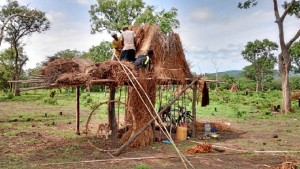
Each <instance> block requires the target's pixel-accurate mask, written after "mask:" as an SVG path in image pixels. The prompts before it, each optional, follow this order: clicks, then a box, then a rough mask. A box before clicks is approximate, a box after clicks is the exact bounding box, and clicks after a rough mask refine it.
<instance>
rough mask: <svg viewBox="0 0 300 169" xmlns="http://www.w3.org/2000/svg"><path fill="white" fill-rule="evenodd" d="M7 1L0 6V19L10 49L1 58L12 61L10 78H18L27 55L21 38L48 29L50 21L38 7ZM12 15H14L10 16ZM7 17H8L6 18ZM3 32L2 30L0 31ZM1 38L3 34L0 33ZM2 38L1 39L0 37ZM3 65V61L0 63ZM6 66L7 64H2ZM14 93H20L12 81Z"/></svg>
mask: <svg viewBox="0 0 300 169" xmlns="http://www.w3.org/2000/svg"><path fill="white" fill-rule="evenodd" d="M7 2H8V3H7V4H6V5H4V6H2V7H1V10H0V19H1V20H2V21H3V20H4V22H5V25H2V28H3V31H4V32H5V38H4V39H5V41H7V42H8V43H10V46H11V48H10V49H8V50H12V51H9V52H4V54H6V53H8V54H7V55H8V56H5V55H3V56H2V59H8V60H9V61H10V62H12V68H11V69H12V70H7V69H6V71H11V72H12V74H11V77H10V78H11V79H12V80H19V78H20V76H21V74H22V71H23V66H24V65H25V64H26V62H27V61H28V57H27V56H26V55H25V52H24V51H23V46H24V45H25V43H24V42H22V40H23V38H24V37H26V36H30V35H32V34H33V33H41V32H44V31H47V30H49V29H50V22H49V21H48V19H47V18H46V15H45V13H44V12H42V11H40V10H38V9H30V8H28V6H22V5H20V4H19V3H18V1H15V0H8V1H7ZM11 16H14V17H11ZM7 18H10V19H9V20H7ZM0 33H3V32H0ZM1 38H3V34H2V35H1ZM0 40H2V39H0ZM2 64H3V65H5V63H4V62H3V63H2ZM4 67H6V68H8V67H7V66H4ZM13 87H14V94H15V95H20V93H19V83H14V86H13Z"/></svg>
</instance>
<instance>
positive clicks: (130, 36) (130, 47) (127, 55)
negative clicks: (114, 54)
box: [121, 26, 136, 62]
mask: <svg viewBox="0 0 300 169" xmlns="http://www.w3.org/2000/svg"><path fill="white" fill-rule="evenodd" d="M122 30H123V32H122V44H123V45H124V47H123V50H122V53H121V60H127V61H129V62H134V61H135V46H136V45H135V33H134V31H132V30H129V29H128V26H124V27H123V29H122Z"/></svg>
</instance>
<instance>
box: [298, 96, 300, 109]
mask: <svg viewBox="0 0 300 169" xmlns="http://www.w3.org/2000/svg"><path fill="white" fill-rule="evenodd" d="M298 107H300V97H299V98H298Z"/></svg>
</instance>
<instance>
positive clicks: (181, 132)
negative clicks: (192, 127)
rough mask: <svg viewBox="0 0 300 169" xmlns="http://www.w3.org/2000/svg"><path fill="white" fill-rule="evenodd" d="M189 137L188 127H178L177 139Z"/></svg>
mask: <svg viewBox="0 0 300 169" xmlns="http://www.w3.org/2000/svg"><path fill="white" fill-rule="evenodd" d="M186 138H187V127H177V130H176V140H178V141H184V140H186Z"/></svg>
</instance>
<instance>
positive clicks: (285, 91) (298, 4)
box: [238, 0, 300, 113]
mask: <svg viewBox="0 0 300 169" xmlns="http://www.w3.org/2000/svg"><path fill="white" fill-rule="evenodd" d="M257 3H258V1H257V0H246V1H243V2H240V3H239V4H238V7H239V8H241V9H247V8H250V7H253V6H256V5H257ZM273 6H274V8H273V9H274V14H275V23H276V24H277V26H278V30H279V41H280V49H281V52H280V54H279V56H278V67H279V72H280V76H281V82H282V83H281V85H282V111H283V112H285V113H286V112H288V111H290V109H291V98H290V85H289V71H290V69H291V56H290V52H289V49H290V47H291V46H292V44H293V43H294V42H295V41H296V40H297V39H298V38H299V36H300V28H299V29H298V30H297V32H296V33H295V35H294V36H293V37H292V38H291V39H290V40H289V41H288V42H287V43H286V39H285V36H284V35H285V32H284V20H285V18H286V16H287V15H291V16H295V17H296V18H300V13H299V11H300V1H299V0H298V1H296V0H291V1H289V2H287V1H285V2H284V3H283V4H282V7H283V8H284V10H283V13H282V14H280V13H279V9H278V0H273Z"/></svg>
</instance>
